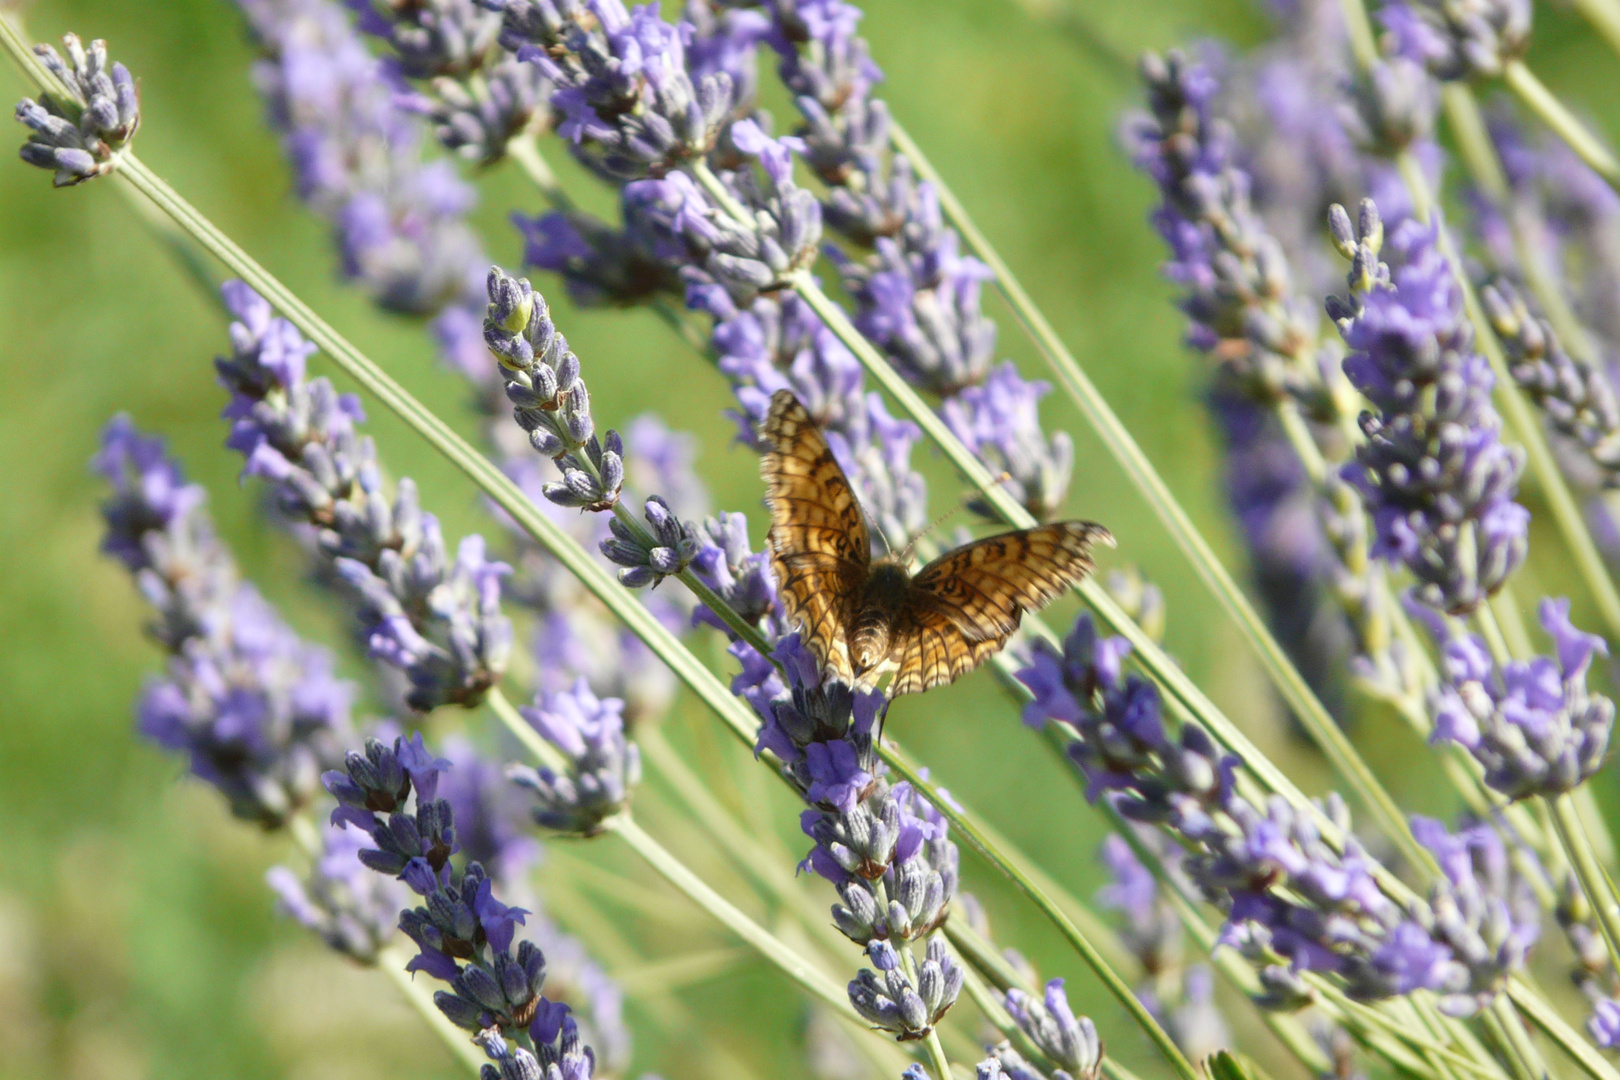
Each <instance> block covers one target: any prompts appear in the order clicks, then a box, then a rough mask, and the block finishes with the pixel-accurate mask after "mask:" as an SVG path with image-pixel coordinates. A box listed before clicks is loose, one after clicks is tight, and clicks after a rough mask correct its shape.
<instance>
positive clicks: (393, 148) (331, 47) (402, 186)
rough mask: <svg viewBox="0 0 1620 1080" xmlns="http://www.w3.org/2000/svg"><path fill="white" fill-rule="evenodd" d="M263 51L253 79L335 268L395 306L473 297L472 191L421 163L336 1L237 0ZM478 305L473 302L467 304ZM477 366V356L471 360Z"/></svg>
mask: <svg viewBox="0 0 1620 1080" xmlns="http://www.w3.org/2000/svg"><path fill="white" fill-rule="evenodd" d="M238 6H239V7H240V8H241V9H242V13H243V15H244V16H246V18H247V21H248V26H249V28H250V29H251V30H252V33H253V36H254V39H255V41H256V42H257V44H258V45H259V47H260V49H261V50H262V51H263V54H264V55H263V58H262V59H261V60H260V61H259V62H258V63H257V64H256V65H255V66H254V82H255V83H256V85H257V86H258V89H259V93H260V94H261V95H262V96H263V97H264V99H265V101H266V103H267V104H268V106H269V110H270V119H271V122H272V124H274V125H275V127H276V128H277V129H278V130H280V131H281V133H282V144H283V148H284V150H285V152H286V154H287V158H288V160H289V161H290V162H291V164H292V167H293V176H294V180H295V184H296V188H297V192H298V197H299V198H300V199H301V200H302V201H303V202H305V203H306V204H307V205H309V206H310V208H311V209H313V210H314V211H315V212H316V213H317V214H319V215H320V216H321V217H323V218H324V219H326V220H327V221H328V222H329V223H330V224H331V226H332V230H333V236H334V239H335V241H336V244H337V248H338V251H339V253H340V255H341V256H342V264H343V272H344V274H345V275H346V276H347V277H349V278H351V279H353V280H354V281H356V282H358V283H360V284H361V285H362V286H364V287H365V289H366V291H367V292H369V293H370V294H371V295H372V297H373V299H375V300H376V301H377V302H378V303H379V304H381V305H382V306H384V307H386V308H389V309H391V310H395V311H403V312H408V313H413V314H432V313H437V312H439V311H441V310H442V309H444V308H446V306H454V305H458V304H467V303H474V304H476V302H477V291H476V290H477V283H478V281H479V274H480V271H481V270H482V268H483V266H484V265H485V263H486V260H485V259H484V257H483V254H482V251H481V249H480V246H479V243H478V240H477V238H476V237H475V236H474V234H473V232H472V230H471V229H470V228H469V227H468V225H467V223H466V221H465V217H466V215H467V213H468V212H469V211H470V210H471V209H472V207H473V204H474V202H475V201H476V196H475V194H474V192H473V190H472V189H471V188H470V187H468V186H467V185H466V184H465V183H463V182H462V181H461V179H460V178H459V177H458V176H457V175H456V173H455V170H454V168H453V167H452V166H451V165H450V163H449V162H447V161H442V160H441V161H432V162H424V161H423V159H422V139H421V125H420V121H419V120H418V119H417V117H416V116H414V115H413V114H412V113H411V112H410V111H409V110H407V109H406V108H404V107H403V105H402V103H401V101H400V100H399V93H400V90H401V88H402V86H401V83H400V82H399V80H398V79H397V78H396V77H393V76H391V75H390V73H389V71H388V70H387V68H386V67H385V66H384V65H383V63H382V62H381V61H379V60H377V59H376V58H375V57H374V56H372V55H371V53H370V52H369V51H368V50H367V49H366V45H365V41H364V39H363V38H362V37H361V36H360V34H359V33H358V32H357V31H356V29H355V27H354V26H353V24H352V22H351V20H350V16H349V12H348V10H346V8H345V6H344V5H343V4H342V3H340V2H337V0H238ZM475 310H476V309H475ZM480 363H482V364H484V365H485V366H487V361H480Z"/></svg>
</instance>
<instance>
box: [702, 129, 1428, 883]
mask: <svg viewBox="0 0 1620 1080" xmlns="http://www.w3.org/2000/svg"><path fill="white" fill-rule="evenodd" d="M890 137H891V139H892V140H893V141H894V144H895V146H896V148H897V149H899V150H900V152H901V153H903V154H905V155H906V156H907V158H908V159H909V160H910V161H911V163H912V165H913V167H914V168H915V169H916V170H917V174H918V175H919V176H921V177H923V178H924V179H926V180H928V181H929V182H930V183H931V184H933V185H934V188H935V190H936V192H937V193H938V195H939V200H940V205H941V207H942V208H944V210H945V212H946V214H947V215H948V216H949V217H950V219H951V222H952V224H954V225H955V226H956V227H957V228H958V229H959V230H960V231H961V233H962V235H963V236H964V237H965V238H966V239H967V241H968V244H969V246H970V247H971V248H972V249H973V252H974V254H976V255H977V256H978V257H979V258H981V259H983V260H984V261H985V263H986V264H987V265H988V266H989V267H990V268H991V270H992V272H994V274H995V276H996V282H997V284H998V285H999V286H1000V288H1001V290H1002V292H1003V294H1004V295H1005V296H1006V298H1007V301H1008V303H1010V304H1011V305H1012V308H1013V311H1014V313H1015V315H1016V317H1017V319H1018V321H1019V323H1020V324H1021V325H1022V326H1023V327H1024V329H1025V331H1026V332H1027V333H1028V334H1029V335H1030V337H1031V338H1032V339H1033V340H1034V342H1035V344H1036V345H1037V347H1038V348H1039V349H1040V351H1041V354H1042V356H1043V357H1044V358H1045V360H1046V363H1047V366H1048V368H1049V369H1050V370H1051V372H1052V374H1053V375H1054V377H1056V379H1057V381H1058V383H1059V384H1060V385H1061V386H1062V387H1063V388H1064V390H1065V391H1066V392H1067V393H1068V395H1069V397H1070V398H1071V399H1072V400H1073V401H1074V403H1075V405H1076V406H1077V407H1078V408H1079V409H1080V411H1081V413H1082V414H1083V415H1084V416H1085V417H1086V419H1087V421H1089V422H1090V424H1091V426H1092V427H1093V428H1094V429H1095V430H1096V432H1097V434H1098V435H1099V436H1100V437H1101V439H1102V442H1103V445H1104V446H1106V447H1107V448H1108V450H1109V453H1110V454H1112V455H1113V457H1114V460H1115V461H1117V462H1118V463H1119V465H1120V467H1121V468H1122V469H1123V470H1124V471H1125V474H1126V476H1127V477H1129V479H1130V481H1131V484H1132V486H1133V487H1134V488H1135V490H1137V491H1138V492H1140V493H1141V494H1142V497H1143V498H1144V499H1146V500H1147V502H1148V505H1149V506H1150V507H1151V508H1152V509H1153V511H1154V513H1155V515H1156V516H1157V517H1158V518H1159V520H1160V522H1161V523H1162V524H1163V525H1164V527H1165V528H1166V529H1167V530H1168V531H1169V532H1170V535H1171V538H1172V539H1173V540H1174V541H1175V542H1176V545H1177V547H1179V548H1180V549H1181V551H1182V553H1183V554H1184V555H1185V556H1186V557H1187V559H1188V561H1189V562H1191V563H1192V566H1193V569H1194V570H1195V571H1196V572H1197V574H1198V576H1199V578H1200V580H1202V581H1203V583H1204V585H1205V586H1206V587H1207V588H1208V589H1209V590H1210V591H1211V592H1212V593H1214V595H1215V597H1216V599H1217V600H1218V601H1219V602H1220V604H1221V607H1222V608H1223V609H1224V610H1225V612H1226V614H1227V616H1228V617H1229V618H1231V619H1232V620H1233V621H1234V622H1235V623H1236V624H1237V626H1238V629H1239V631H1240V632H1241V633H1242V635H1243V637H1244V638H1245V639H1246V640H1247V641H1248V643H1249V645H1250V646H1251V647H1252V648H1253V649H1254V650H1255V653H1256V655H1257V656H1258V657H1259V659H1260V662H1261V665H1262V666H1263V667H1264V668H1265V670H1266V673H1267V675H1268V676H1269V677H1270V679H1271V681H1272V683H1273V684H1274V685H1275V686H1276V687H1277V690H1278V693H1279V694H1281V696H1282V698H1283V700H1284V701H1285V702H1286V703H1287V704H1288V707H1289V708H1290V709H1291V710H1293V712H1294V714H1295V715H1296V716H1297V717H1298V718H1299V720H1300V723H1301V724H1302V725H1304V727H1305V728H1306V730H1307V731H1308V732H1309V733H1310V735H1311V738H1312V739H1313V740H1314V741H1315V742H1316V744H1317V745H1318V746H1319V747H1321V749H1322V752H1323V754H1324V755H1326V757H1327V758H1328V760H1329V762H1330V763H1331V764H1332V765H1333V767H1334V769H1335V771H1337V772H1338V774H1339V775H1340V776H1341V777H1342V778H1343V779H1344V780H1345V782H1346V783H1347V784H1348V785H1349V786H1350V787H1351V789H1352V790H1353V791H1354V792H1355V793H1356V795H1357V796H1358V797H1359V798H1360V799H1361V800H1362V802H1363V804H1364V805H1365V806H1366V807H1367V808H1368V810H1369V812H1370V813H1371V814H1372V815H1373V817H1374V819H1375V820H1376V821H1377V823H1378V826H1379V828H1380V829H1381V831H1383V832H1384V833H1385V834H1386V835H1387V836H1388V837H1389V838H1390V839H1391V840H1393V841H1394V842H1395V843H1396V844H1397V845H1398V846H1399V847H1400V848H1401V851H1402V853H1403V854H1404V855H1406V856H1407V857H1408V858H1410V859H1413V860H1414V862H1415V865H1418V866H1425V865H1428V864H1429V859H1428V856H1427V854H1426V853H1424V852H1423V849H1422V848H1421V846H1420V845H1418V844H1417V843H1416V842H1415V841H1413V840H1412V839H1411V835H1410V832H1409V830H1408V829H1407V825H1406V818H1405V815H1403V814H1402V813H1401V811H1400V808H1399V807H1398V806H1397V805H1396V803H1395V800H1394V799H1393V798H1392V797H1391V796H1390V794H1389V792H1388V791H1387V790H1385V789H1384V787H1383V785H1382V784H1380V783H1379V781H1378V778H1377V777H1376V776H1375V775H1374V774H1373V772H1372V770H1371V769H1370V768H1369V767H1368V766H1367V763H1366V761H1365V760H1363V759H1362V757H1361V755H1360V754H1359V753H1357V752H1356V749H1355V747H1354V746H1353V745H1352V744H1351V743H1350V740H1349V738H1348V737H1347V736H1346V735H1345V733H1344V731H1343V729H1342V728H1340V727H1339V725H1338V724H1336V723H1335V722H1334V720H1333V718H1332V716H1330V715H1329V714H1328V711H1327V709H1326V708H1325V707H1324V706H1323V705H1322V703H1321V701H1320V700H1319V699H1318V698H1317V696H1316V694H1315V693H1314V692H1313V691H1312V690H1311V688H1310V686H1309V685H1308V684H1307V683H1306V682H1305V679H1304V677H1303V676H1301V675H1300V673H1299V671H1298V669H1297V668H1295V667H1294V665H1293V662H1292V661H1290V660H1289V659H1288V656H1287V654H1286V653H1285V652H1284V651H1283V649H1282V646H1281V645H1280V644H1279V643H1278V642H1277V639H1276V637H1275V636H1274V635H1273V634H1272V633H1271V631H1270V629H1269V628H1268V627H1267V626H1266V624H1265V621H1264V620H1263V619H1262V618H1261V617H1260V614H1259V612H1258V611H1256V610H1255V608H1254V605H1253V604H1252V603H1250V602H1249V599H1248V597H1247V596H1246V595H1244V593H1243V590H1242V589H1241V588H1239V586H1238V584H1237V582H1236V581H1235V580H1234V579H1233V578H1232V576H1231V574H1230V573H1228V572H1227V570H1226V567H1225V566H1223V565H1222V564H1221V562H1220V559H1219V558H1218V557H1217V556H1216V554H1215V551H1214V549H1213V548H1211V547H1210V546H1209V543H1208V541H1206V540H1205V539H1204V537H1203V534H1202V533H1200V532H1199V530H1198V528H1197V526H1196V525H1194V524H1193V522H1192V519H1191V518H1190V517H1189V516H1188V515H1187V512H1186V511H1185V510H1184V509H1183V508H1182V506H1181V504H1180V502H1178V501H1177V499H1176V497H1175V496H1174V494H1172V493H1171V491H1170V488H1169V486H1168V485H1166V484H1165V482H1164V480H1163V479H1162V478H1161V477H1160V476H1159V473H1158V471H1157V470H1156V469H1155V468H1154V467H1153V465H1152V463H1151V462H1150V461H1148V458H1147V455H1146V454H1145V453H1143V451H1142V448H1141V447H1140V446H1139V445H1138V444H1137V442H1136V440H1135V439H1134V438H1133V437H1132V436H1131V433H1130V431H1129V430H1128V429H1127V428H1126V426H1125V424H1124V423H1123V422H1122V421H1121V420H1120V419H1119V417H1118V416H1117V415H1116V414H1115V413H1114V411H1113V409H1111V408H1110V407H1109V405H1108V403H1107V402H1106V401H1105V400H1104V399H1103V396H1102V394H1101V393H1100V392H1099V391H1098V390H1097V388H1096V386H1095V385H1093V384H1092V382H1091V380H1090V379H1089V378H1088V377H1087V376H1086V374H1085V372H1084V371H1083V370H1082V369H1081V367H1080V364H1079V362H1078V361H1076V360H1075V358H1074V356H1073V354H1072V353H1070V351H1069V349H1068V347H1067V346H1065V345H1064V344H1063V340H1062V338H1060V337H1059V336H1058V334H1057V331H1056V330H1054V329H1053V327H1052V325H1051V324H1050V323H1049V322H1047V320H1046V317H1045V316H1044V315H1042V314H1041V312H1040V310H1039V309H1038V308H1037V307H1036V306H1035V304H1034V302H1033V301H1032V300H1031V299H1030V297H1029V294H1028V293H1027V292H1025V291H1024V288H1023V286H1022V284H1021V283H1020V282H1019V280H1018V278H1017V277H1016V276H1015V275H1014V274H1013V272H1012V269H1011V268H1010V267H1009V266H1008V265H1007V264H1006V262H1005V261H1004V260H1003V259H1002V258H1001V257H1000V255H999V253H997V252H996V250H995V249H994V248H993V247H992V246H991V245H990V243H989V241H988V240H986V239H985V237H984V234H983V233H982V232H980V231H979V229H978V228H977V226H976V225H975V224H974V223H973V221H972V219H971V218H970V217H969V216H968V213H967V210H966V208H965V207H963V206H962V204H961V203H960V202H959V201H958V200H957V199H956V197H955V194H954V193H953V192H952V191H951V189H950V187H949V186H948V185H946V184H945V183H944V181H943V179H942V178H941V177H940V176H939V173H938V172H937V171H936V170H935V169H934V168H933V166H932V164H931V163H930V162H929V161H928V159H927V158H926V157H925V156H924V155H923V153H922V151H921V149H920V148H919V147H918V146H917V144H916V143H915V142H913V141H912V140H911V138H910V136H908V135H907V134H906V132H905V129H904V128H902V127H901V126H900V125H899V124H898V123H894V122H893V121H892V119H891V124H890ZM700 179H701V177H700ZM716 186H718V185H716ZM795 288H796V289H797V290H798V292H799V295H800V296H802V297H804V299H805V300H806V301H807V302H808V303H809V304H810V306H811V307H812V308H814V309H815V310H816V313H817V314H818V315H820V316H821V317H822V320H823V321H824V322H826V323H827V325H828V327H829V328H830V329H832V331H833V332H834V333H835V334H836V335H838V337H839V339H840V340H841V341H843V342H844V344H845V345H846V346H848V347H849V348H850V349H851V350H852V351H854V353H855V355H856V356H857V357H859V358H860V360H861V363H862V364H863V365H864V366H865V367H866V369H867V370H868V371H869V372H871V373H872V375H873V376H874V377H875V378H876V379H877V380H878V382H880V383H881V384H882V385H883V387H884V389H886V390H888V391H889V392H890V393H891V394H892V395H894V397H895V398H896V400H898V401H899V402H900V404H901V405H902V407H904V408H905V410H906V412H907V413H908V414H910V415H911V417H912V419H913V420H915V421H916V422H917V423H918V424H920V425H921V426H922V428H923V430H924V431H925V432H927V434H928V436H929V437H930V438H931V439H932V440H933V441H934V442H935V443H936V444H937V445H939V446H940V447H941V449H943V450H944V451H945V454H946V456H947V457H949V458H950V459H951V462H952V464H954V465H956V467H957V468H958V469H960V470H961V472H962V474H963V475H964V476H966V477H967V478H968V480H969V481H970V482H971V483H972V484H973V485H974V486H975V487H977V488H978V489H979V490H980V491H981V492H983V493H984V495H985V498H986V499H987V501H988V502H989V503H990V504H991V505H992V506H994V507H995V509H996V511H997V512H998V513H999V514H1000V515H1001V517H1002V518H1003V519H1005V520H1006V521H1007V522H1008V523H1009V524H1011V525H1014V526H1017V527H1020V528H1027V527H1028V526H1030V525H1032V524H1034V518H1033V517H1031V516H1030V514H1029V512H1028V511H1027V510H1025V509H1024V508H1023V507H1022V506H1020V505H1019V504H1018V503H1017V501H1016V500H1015V499H1013V498H1012V497H1011V496H1010V495H1008V494H1007V492H1006V490H1005V488H1003V487H1002V486H1001V485H999V484H996V483H995V482H994V481H993V479H992V478H991V477H990V475H989V473H988V471H987V470H985V468H984V466H983V465H982V464H980V463H979V461H978V460H977V458H975V457H974V456H973V455H972V453H971V452H970V451H968V449H967V448H966V447H965V446H963V445H962V444H961V443H960V442H959V441H958V440H957V439H956V438H955V436H953V435H952V434H951V432H950V430H949V429H948V428H946V427H945V425H944V423H943V422H942V421H941V420H940V419H939V418H938V416H936V415H935V414H934V412H933V410H931V409H929V408H928V406H927V405H926V404H924V403H923V401H922V399H921V398H919V397H918V396H917V394H916V392H915V391H914V390H912V389H911V387H910V386H908V385H907V384H906V383H905V381H904V380H903V379H901V378H900V376H899V375H898V374H897V373H896V372H895V371H894V369H893V368H892V367H890V366H889V364H888V363H887V361H886V360H885V359H884V358H883V357H882V356H881V355H880V354H879V353H878V352H877V350H875V349H873V348H872V346H871V344H870V343H869V342H867V341H866V339H865V338H864V337H862V336H861V335H860V334H859V332H857V331H856V330H855V328H854V327H853V326H851V325H850V324H849V320H848V318H847V317H846V316H845V315H844V313H843V310H842V309H841V308H839V307H838V305H836V304H834V303H833V302H832V301H831V300H829V299H828V298H827V296H826V294H825V293H823V292H822V291H821V289H820V287H819V286H817V285H816V284H815V282H814V280H813V279H811V278H809V277H808V276H804V277H801V278H800V279H799V280H798V281H797V282H795ZM1100 591H1101V590H1098V589H1095V588H1093V589H1090V590H1088V589H1086V588H1085V587H1084V586H1082V589H1081V594H1082V596H1084V597H1085V599H1086V600H1087V602H1088V603H1090V602H1092V600H1093V595H1094V594H1097V593H1100ZM1095 606H1096V605H1095V604H1093V607H1095ZM1109 607H1110V608H1111V609H1112V611H1105V610H1103V609H1098V614H1099V615H1100V616H1102V617H1103V618H1104V619H1105V620H1106V621H1108V622H1109V624H1110V626H1111V627H1112V628H1113V630H1114V631H1115V632H1116V633H1123V634H1125V636H1126V637H1127V638H1130V639H1131V644H1132V646H1133V648H1134V649H1135V652H1134V655H1135V656H1136V658H1137V659H1138V662H1140V663H1142V664H1143V665H1144V666H1146V667H1147V668H1148V669H1149V670H1150V671H1151V672H1152V673H1153V674H1154V675H1155V676H1157V677H1159V681H1161V682H1164V681H1165V680H1166V678H1171V679H1173V678H1174V675H1172V674H1171V673H1170V671H1169V669H1170V668H1171V667H1173V664H1171V662H1170V661H1169V660H1168V658H1167V657H1165V656H1164V655H1163V653H1162V651H1161V650H1159V648H1158V646H1157V645H1155V644H1154V643H1153V642H1151V641H1148V640H1147V638H1146V637H1145V636H1144V635H1141V634H1136V635H1135V636H1134V637H1133V635H1132V634H1131V633H1129V632H1128V630H1127V628H1126V627H1125V626H1124V625H1123V624H1120V623H1117V622H1116V621H1115V620H1116V619H1121V618H1123V617H1124V616H1123V613H1122V612H1119V610H1118V608H1117V606H1114V605H1112V604H1110V605H1109ZM1125 621H1126V622H1129V620H1128V619H1127V620H1125ZM1133 625H1134V624H1133ZM1137 638H1140V639H1141V642H1140V643H1139V642H1138V640H1137ZM1144 644H1145V646H1146V647H1145V648H1144V647H1143V645H1144ZM1200 696H1201V695H1200ZM1188 704H1189V706H1192V707H1193V710H1194V712H1195V713H1202V711H1203V710H1202V709H1201V708H1199V707H1198V706H1195V705H1193V703H1192V701H1190V700H1189V701H1188ZM1211 726H1212V727H1213V726H1216V725H1211Z"/></svg>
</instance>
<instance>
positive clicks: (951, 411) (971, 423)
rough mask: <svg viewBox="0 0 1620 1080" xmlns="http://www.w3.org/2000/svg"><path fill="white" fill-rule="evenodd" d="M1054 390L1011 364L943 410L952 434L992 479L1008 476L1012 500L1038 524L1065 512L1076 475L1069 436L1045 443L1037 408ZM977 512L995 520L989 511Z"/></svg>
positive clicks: (968, 388)
mask: <svg viewBox="0 0 1620 1080" xmlns="http://www.w3.org/2000/svg"><path fill="white" fill-rule="evenodd" d="M1051 389H1052V387H1051V385H1050V384H1048V383H1044V382H1032V381H1029V380H1026V379H1025V378H1024V377H1023V376H1021V375H1019V374H1018V369H1017V368H1016V367H1014V366H1013V364H1012V361H1010V360H1009V361H1006V362H1004V363H1003V364H1002V365H1001V366H1000V367H998V368H996V369H995V370H994V371H992V372H991V373H990V374H989V376H988V377H986V378H983V379H982V381H979V382H977V383H976V384H974V385H969V386H966V387H964V388H963V389H962V391H961V392H960V393H959V394H957V395H956V396H955V397H953V398H950V399H949V400H947V401H946V402H945V404H944V405H943V406H942V407H941V409H940V412H941V414H942V415H943V416H944V418H945V424H946V426H947V427H949V428H950V429H951V434H953V435H955V436H956V437H957V438H958V439H960V440H961V441H962V444H963V445H964V446H966V447H967V448H968V449H969V450H971V451H973V453H974V455H975V456H977V457H978V458H979V460H980V461H982V462H984V463H985V466H986V467H987V468H988V469H989V470H990V471H991V472H992V473H1003V472H1004V473H1006V474H1007V476H1006V479H1004V480H1002V481H1001V482H1002V483H1004V484H1006V485H1007V490H1008V492H1009V494H1011V495H1012V496H1013V498H1015V499H1017V500H1018V501H1019V502H1020V503H1022V504H1023V505H1024V507H1025V509H1027V510H1028V511H1029V512H1030V513H1031V514H1033V515H1034V516H1035V517H1036V518H1037V519H1038V520H1047V519H1049V518H1051V517H1052V516H1053V515H1055V514H1056V513H1057V512H1058V511H1059V510H1060V509H1062V506H1063V497H1064V495H1065V494H1066V493H1067V492H1068V489H1069V475H1070V473H1071V472H1072V471H1073V469H1074V443H1073V441H1072V440H1071V439H1070V438H1069V435H1068V433H1067V432H1064V431H1059V432H1057V433H1056V434H1055V435H1053V436H1051V437H1050V438H1047V437H1046V436H1045V435H1044V434H1043V433H1042V431H1041V420H1040V415H1039V413H1038V411H1037V404H1038V402H1039V401H1040V399H1041V398H1043V397H1045V396H1046V394H1047V392H1048V391H1049V390H1051ZM976 509H977V510H978V512H979V513H981V514H984V515H986V516H990V515H991V511H990V509H989V507H988V506H984V507H976Z"/></svg>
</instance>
